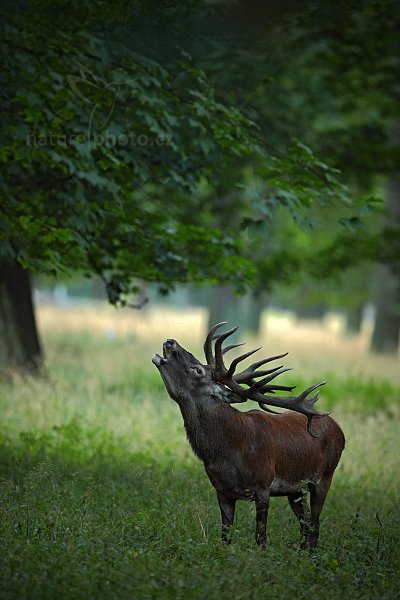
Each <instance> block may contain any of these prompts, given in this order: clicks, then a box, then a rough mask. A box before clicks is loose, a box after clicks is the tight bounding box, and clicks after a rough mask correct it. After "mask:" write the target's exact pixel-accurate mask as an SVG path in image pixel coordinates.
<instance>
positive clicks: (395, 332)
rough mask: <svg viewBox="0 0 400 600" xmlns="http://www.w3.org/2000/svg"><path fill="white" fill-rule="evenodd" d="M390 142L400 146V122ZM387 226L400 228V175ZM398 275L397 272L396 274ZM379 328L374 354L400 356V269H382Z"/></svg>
mask: <svg viewBox="0 0 400 600" xmlns="http://www.w3.org/2000/svg"><path fill="white" fill-rule="evenodd" d="M389 138H390V140H391V142H392V143H393V144H394V145H395V147H397V146H398V145H399V144H400V121H396V122H395V123H392V125H391V128H390V131H389ZM386 211H387V215H386V223H387V224H388V225H391V226H393V225H397V227H400V174H399V173H396V174H394V175H393V176H392V177H391V178H390V179H388V182H387V186H386ZM395 271H397V272H395ZM377 283H378V290H377V299H376V318H375V326H374V331H373V334H372V339H371V350H372V351H373V352H392V353H393V352H397V350H398V347H399V332H400V273H399V269H398V267H397V269H395V268H394V267H393V266H392V268H390V267H389V265H381V266H380V267H379V269H378V276H377Z"/></svg>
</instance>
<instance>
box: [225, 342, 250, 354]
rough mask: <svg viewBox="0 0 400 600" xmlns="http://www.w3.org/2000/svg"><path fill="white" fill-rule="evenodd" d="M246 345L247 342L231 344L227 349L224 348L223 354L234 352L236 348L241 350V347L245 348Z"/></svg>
mask: <svg viewBox="0 0 400 600" xmlns="http://www.w3.org/2000/svg"><path fill="white" fill-rule="evenodd" d="M245 344H246V342H242V343H241V344H231V345H230V346H227V347H226V348H222V354H223V355H224V354H226V353H227V352H229V350H233V349H234V348H239V346H244V345H245Z"/></svg>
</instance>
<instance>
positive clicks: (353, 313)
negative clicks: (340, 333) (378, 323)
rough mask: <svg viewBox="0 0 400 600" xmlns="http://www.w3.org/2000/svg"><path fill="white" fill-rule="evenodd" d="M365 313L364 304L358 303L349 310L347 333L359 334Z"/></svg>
mask: <svg viewBox="0 0 400 600" xmlns="http://www.w3.org/2000/svg"><path fill="white" fill-rule="evenodd" d="M363 314H364V305H363V304H361V303H360V304H357V306H352V307H351V308H349V309H348V310H347V322H346V334H347V335H357V334H359V333H360V331H361V327H362V322H363Z"/></svg>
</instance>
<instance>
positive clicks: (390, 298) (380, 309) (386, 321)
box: [371, 265, 400, 353]
mask: <svg viewBox="0 0 400 600" xmlns="http://www.w3.org/2000/svg"><path fill="white" fill-rule="evenodd" d="M377 283H378V286H379V288H378V296H377V300H376V316H375V325H374V331H373V334H372V340H371V350H372V352H379V353H385V352H386V353H395V352H397V349H398V346H399V331H400V286H399V282H398V280H397V278H395V277H394V276H393V274H392V272H391V270H390V269H389V267H387V266H386V265H380V266H379V267H378V275H377Z"/></svg>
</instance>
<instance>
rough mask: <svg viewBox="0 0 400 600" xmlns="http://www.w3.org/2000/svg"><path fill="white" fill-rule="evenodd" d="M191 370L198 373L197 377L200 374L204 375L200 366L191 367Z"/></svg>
mask: <svg viewBox="0 0 400 600" xmlns="http://www.w3.org/2000/svg"><path fill="white" fill-rule="evenodd" d="M192 370H193V371H195V373H196V375H198V376H199V377H200V376H201V375H204V371H203V369H202V368H201V367H192Z"/></svg>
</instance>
